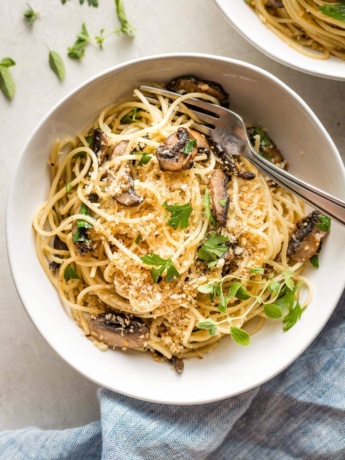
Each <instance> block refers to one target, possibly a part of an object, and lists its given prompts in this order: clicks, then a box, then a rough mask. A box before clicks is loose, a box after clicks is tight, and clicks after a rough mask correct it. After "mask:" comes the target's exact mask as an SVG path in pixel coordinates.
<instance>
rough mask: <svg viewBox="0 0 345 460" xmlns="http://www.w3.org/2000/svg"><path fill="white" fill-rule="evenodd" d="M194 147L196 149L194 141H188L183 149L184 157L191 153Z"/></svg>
mask: <svg viewBox="0 0 345 460" xmlns="http://www.w3.org/2000/svg"><path fill="white" fill-rule="evenodd" d="M194 147H196V139H189V140H188V142H187V144H186V145H185V147H184V149H183V153H184V155H185V156H188V155H189V154H190V153H191V151H192V150H193V149H194Z"/></svg>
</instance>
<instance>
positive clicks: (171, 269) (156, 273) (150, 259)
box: [140, 252, 180, 283]
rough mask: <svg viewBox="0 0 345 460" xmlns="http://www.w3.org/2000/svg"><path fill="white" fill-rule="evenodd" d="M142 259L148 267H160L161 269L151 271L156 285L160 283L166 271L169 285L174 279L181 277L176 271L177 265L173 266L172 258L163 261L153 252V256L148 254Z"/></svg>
mask: <svg viewBox="0 0 345 460" xmlns="http://www.w3.org/2000/svg"><path fill="white" fill-rule="evenodd" d="M140 259H141V260H142V261H143V262H144V264H146V265H154V266H156V267H160V268H152V269H151V276H152V279H153V282H154V283H158V282H159V281H160V278H161V276H162V275H163V273H164V272H165V270H166V271H167V276H166V282H167V283H170V282H171V281H172V280H173V279H174V278H179V277H180V274H179V272H178V271H177V270H176V268H175V265H174V264H173V261H172V260H171V258H169V259H162V258H161V257H160V256H159V255H157V254H154V253H153V252H151V254H146V255H144V256H141V257H140Z"/></svg>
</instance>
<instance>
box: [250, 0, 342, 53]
mask: <svg viewBox="0 0 345 460" xmlns="http://www.w3.org/2000/svg"><path fill="white" fill-rule="evenodd" d="M276 3H277V4H279V5H278V6H274V5H275V4H276ZM249 4H250V6H251V7H252V8H254V10H255V12H256V13H257V14H258V16H259V18H260V20H261V21H262V22H263V23H264V24H265V25H266V26H267V27H268V28H269V29H270V30H272V32H274V33H275V34H276V35H277V36H278V37H279V38H281V39H282V40H283V41H284V42H285V43H287V44H288V45H289V46H291V47H292V48H294V49H295V50H297V51H299V52H300V53H302V54H304V55H305V56H308V57H312V58H315V59H328V58H329V57H330V56H336V57H338V58H341V59H345V22H343V21H341V20H339V19H336V17H337V15H333V17H332V16H329V15H326V14H324V13H323V12H322V11H323V8H324V7H325V4H326V3H325V2H324V1H323V0H281V1H279V2H273V1H269V0H250V2H249ZM333 4H334V5H336V4H337V2H333V1H330V2H327V6H329V5H330V6H332V5H333ZM333 8H334V6H333ZM340 8H343V6H340Z"/></svg>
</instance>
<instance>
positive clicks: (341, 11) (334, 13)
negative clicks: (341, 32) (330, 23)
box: [319, 0, 345, 22]
mask: <svg viewBox="0 0 345 460" xmlns="http://www.w3.org/2000/svg"><path fill="white" fill-rule="evenodd" d="M319 10H320V11H321V13H322V14H324V15H326V16H329V17H330V18H333V19H337V20H338V21H341V22H345V2H344V0H338V3H335V4H333V3H332V4H330V3H327V4H324V5H321V6H319Z"/></svg>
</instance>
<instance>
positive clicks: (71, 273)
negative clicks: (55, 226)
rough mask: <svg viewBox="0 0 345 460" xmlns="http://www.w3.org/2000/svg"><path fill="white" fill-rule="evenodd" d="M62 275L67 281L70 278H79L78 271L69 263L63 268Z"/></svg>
mask: <svg viewBox="0 0 345 460" xmlns="http://www.w3.org/2000/svg"><path fill="white" fill-rule="evenodd" d="M63 277H64V278H65V280H66V281H69V280H71V279H80V276H79V275H78V273H77V272H76V271H75V270H74V268H73V267H71V266H70V265H67V267H66V268H65V271H64V272H63Z"/></svg>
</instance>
